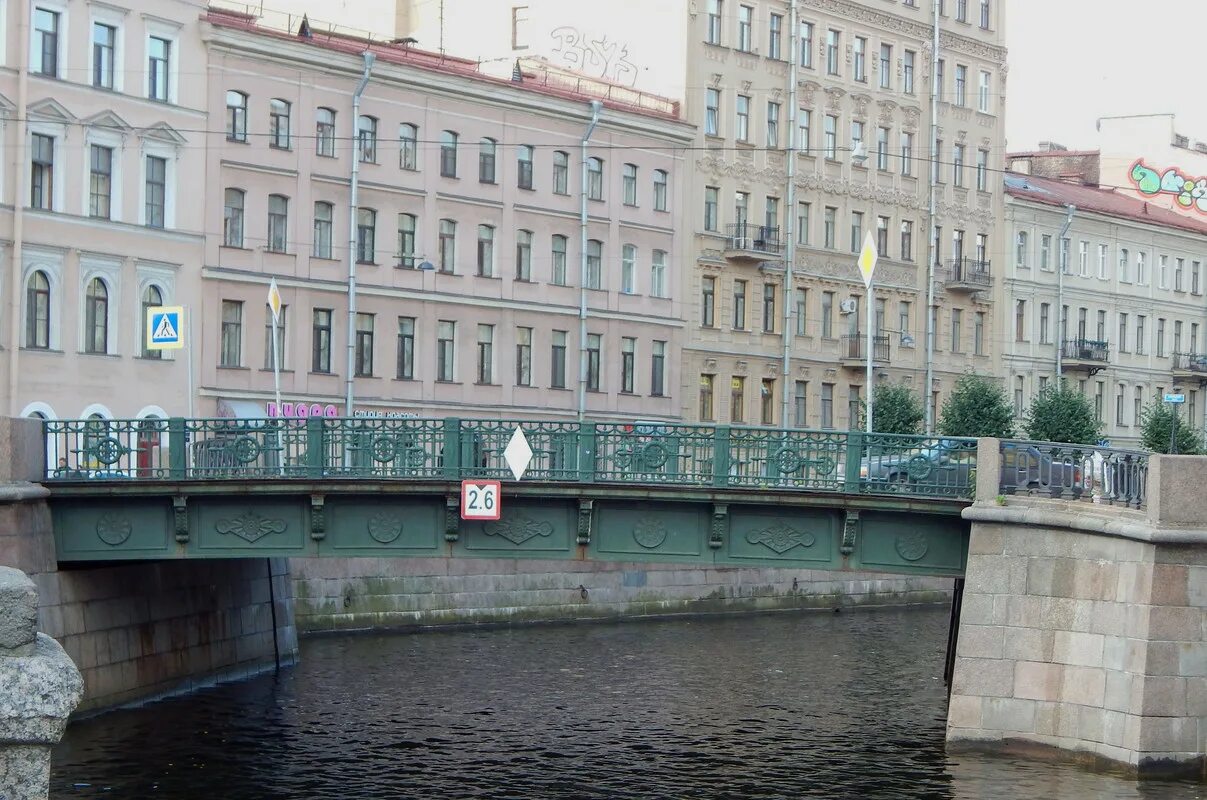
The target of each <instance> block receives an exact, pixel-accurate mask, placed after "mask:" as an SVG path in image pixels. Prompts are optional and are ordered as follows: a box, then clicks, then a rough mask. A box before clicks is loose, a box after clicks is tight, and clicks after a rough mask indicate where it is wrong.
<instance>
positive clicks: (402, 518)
mask: <svg viewBox="0 0 1207 800" xmlns="http://www.w3.org/2000/svg"><path fill="white" fill-rule="evenodd" d="M517 429H520V430H522V431H523V433H524V436H525V438H526V441H527V443H528V447H529V448H530V450H531V453H532V458H531V463H530V465H529V467H528V469H527V471H526V472H525V473H524V476H523V478H522V480H514V479H513V476H512V472H511V470H510V468H509V467H508V466H507V463H506V459H505V458H504V451H505V450H506V448H507V444H508V443H509V441H510V439H511V437H512V436H513V435H514V433H515V431H516V430H517ZM45 434H46V447H47V457H46V464H47V474H46V476H45V484H46V486H47V487H49V488H50V490H51V510H52V514H53V524H54V532H55V545H56V550H57V555H58V559H59V561H62V562H69V563H70V562H84V561H114V560H120V561H130V560H161V559H183V558H262V557H273V556H334V557H350V556H370V557H373V556H375V557H424V556H428V557H436V556H446V557H447V556H452V557H469V558H474V557H478V558H550V559H579V560H601V561H618V562H642V561H652V562H673V563H682V564H693V565H705V564H716V565H729V566H740V565H746V566H774V567H798V568H811V569H819V570H858V571H871V572H888V573H897V574H920V575H948V576H960V575H962V574H963V573H964V569H965V564H966V558H967V550H968V533H969V524H968V523H967V522H966V521H965V520H963V519H962V517H961V513H962V511H963V510H964V508H965V507H966V506H967V505H968V504H969V503H970V502H971V501H972V499H973V495H974V493H975V488H976V474H977V469H976V467H977V458H978V452H977V442H976V440H973V439H960V438H952V437H928V436H900V435H889V434H864V433H861V432H846V431H800V430H777V429H771V428H754V427H730V426H724V425H721V426H705V425H678V424H634V425H626V424H619V423H597V422H583V423H577V422H548V421H506V420H466V419H457V418H450V419H343V418H323V417H313V418H309V419H304V420H288V419H279V418H277V419H271V418H270V419H262V420H234V419H182V418H174V419H167V420H77V421H47V422H46V423H45ZM1094 453H1097V455H1096V456H1095V455H1094ZM1095 458H1096V459H1097V465H1095V462H1094V459H1095ZM1001 459H1002V460H1003V464H1006V465H1007V466H1006V467H1005V468H1004V469H1002V470H1000V471H1001V473H1002V474H1003V475H1004V476H1005V477H1004V478H1003V485H1002V486H1001V487H994V488H995V493H996V490H997V489H999V488H1000V491H1002V492H1009V493H1014V492H1017V491H1023V492H1043V493H1045V494H1047V495H1049V496H1069V497H1073V498H1076V497H1080V496H1082V495H1083V494H1085V495H1086V496H1087V497H1088V495H1089V493H1090V491H1091V490H1092V487H1093V486H1095V485H1096V486H1097V488H1098V491H1099V492H1100V493H1101V492H1102V491H1103V489H1104V482H1103V480H1101V479H1100V480H1099V481H1098V483H1097V484H1095V483H1094V474H1095V470H1096V471H1097V473H1098V474H1100V475H1101V476H1107V475H1109V478H1110V481H1111V483H1112V485H1111V487H1110V491H1108V492H1106V493H1105V494H1106V500H1107V502H1110V503H1119V504H1121V505H1131V506H1136V507H1138V506H1139V505H1140V504H1141V503H1142V500H1143V498H1142V492H1143V480H1142V473H1143V470H1144V469H1145V464H1146V457H1145V456H1144V455H1143V454H1140V453H1133V452H1130V451H1106V450H1097V451H1091V450H1089V449H1086V448H1070V447H1069V446H1067V445H1051V444H1042V443H1038V444H1037V443H1027V442H1007V443H1003V445H1002V447H1001ZM484 478H496V479H503V480H504V481H505V484H504V487H503V500H502V508H503V511H502V515H501V519H499V520H498V521H495V522H480V521H464V520H462V519H461V514H460V488H461V486H460V484H461V481H462V480H467V479H468V480H472V479H484Z"/></svg>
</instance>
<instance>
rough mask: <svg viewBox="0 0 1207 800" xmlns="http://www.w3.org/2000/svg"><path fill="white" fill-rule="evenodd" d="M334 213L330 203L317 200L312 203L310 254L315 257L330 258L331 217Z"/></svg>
mask: <svg viewBox="0 0 1207 800" xmlns="http://www.w3.org/2000/svg"><path fill="white" fill-rule="evenodd" d="M333 213H334V211H333V207H332V205H331V204H330V203H325V202H323V201H321V200H320V201H319V202H317V203H315V204H314V242H313V243H312V245H311V253H310V254H311V255H312V256H314V257H315V258H331V217H332V214H333Z"/></svg>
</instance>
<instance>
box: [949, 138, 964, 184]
mask: <svg viewBox="0 0 1207 800" xmlns="http://www.w3.org/2000/svg"><path fill="white" fill-rule="evenodd" d="M951 182H952V185H954V186H963V185H964V145H962V144H957V145H954V146H953V147H952V148H951Z"/></svg>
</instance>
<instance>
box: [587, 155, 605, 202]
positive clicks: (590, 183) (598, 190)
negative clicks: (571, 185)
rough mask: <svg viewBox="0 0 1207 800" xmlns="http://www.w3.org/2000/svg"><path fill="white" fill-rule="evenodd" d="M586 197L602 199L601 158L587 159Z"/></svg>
mask: <svg viewBox="0 0 1207 800" xmlns="http://www.w3.org/2000/svg"><path fill="white" fill-rule="evenodd" d="M587 197H588V198H589V199H591V200H603V159H602V158H595V157H591V158H588V159H587Z"/></svg>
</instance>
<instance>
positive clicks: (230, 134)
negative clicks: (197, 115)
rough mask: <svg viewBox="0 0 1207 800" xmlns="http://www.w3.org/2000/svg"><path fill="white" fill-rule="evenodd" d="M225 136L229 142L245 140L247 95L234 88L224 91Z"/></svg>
mask: <svg viewBox="0 0 1207 800" xmlns="http://www.w3.org/2000/svg"><path fill="white" fill-rule="evenodd" d="M320 132H321V131H320ZM226 138H227V140H228V141H231V142H246V141H247V95H246V94H245V93H244V92H240V91H236V90H234V89H228V90H227V92H226ZM332 147H334V132H333V133H332ZM333 154H334V153H333Z"/></svg>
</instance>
